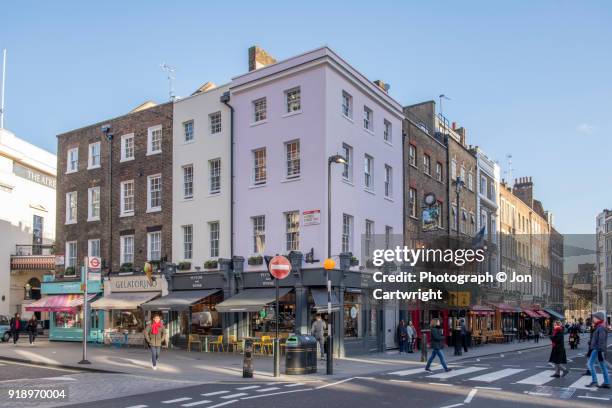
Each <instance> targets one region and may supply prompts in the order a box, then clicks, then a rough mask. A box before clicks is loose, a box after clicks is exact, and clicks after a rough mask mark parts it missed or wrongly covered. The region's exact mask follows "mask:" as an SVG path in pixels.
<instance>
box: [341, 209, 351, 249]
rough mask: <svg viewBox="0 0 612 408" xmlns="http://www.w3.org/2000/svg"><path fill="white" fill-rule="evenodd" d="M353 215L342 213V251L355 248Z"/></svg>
mask: <svg viewBox="0 0 612 408" xmlns="http://www.w3.org/2000/svg"><path fill="white" fill-rule="evenodd" d="M352 231H353V217H352V216H350V215H348V214H342V252H350V251H352V249H353V237H352V235H353V234H352Z"/></svg>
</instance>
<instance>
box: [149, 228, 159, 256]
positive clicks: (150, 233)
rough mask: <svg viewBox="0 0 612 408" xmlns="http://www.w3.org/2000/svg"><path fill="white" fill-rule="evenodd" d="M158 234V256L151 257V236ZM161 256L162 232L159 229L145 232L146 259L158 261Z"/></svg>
mask: <svg viewBox="0 0 612 408" xmlns="http://www.w3.org/2000/svg"><path fill="white" fill-rule="evenodd" d="M157 236H159V241H158V242H159V250H158V251H159V258H153V244H154V242H153V238H154V237H157ZM161 257H162V234H161V230H160V231H151V232H147V261H159V260H161Z"/></svg>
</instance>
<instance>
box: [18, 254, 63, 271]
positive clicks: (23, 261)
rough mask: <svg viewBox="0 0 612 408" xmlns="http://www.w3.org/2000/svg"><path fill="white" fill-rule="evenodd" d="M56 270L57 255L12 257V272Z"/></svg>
mask: <svg viewBox="0 0 612 408" xmlns="http://www.w3.org/2000/svg"><path fill="white" fill-rule="evenodd" d="M54 269H55V255H28V256H11V270H12V271H49V270H54Z"/></svg>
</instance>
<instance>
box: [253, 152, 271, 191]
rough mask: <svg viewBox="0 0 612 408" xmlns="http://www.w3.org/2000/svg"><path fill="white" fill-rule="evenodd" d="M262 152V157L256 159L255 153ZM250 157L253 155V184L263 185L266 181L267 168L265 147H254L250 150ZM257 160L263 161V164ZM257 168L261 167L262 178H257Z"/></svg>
mask: <svg viewBox="0 0 612 408" xmlns="http://www.w3.org/2000/svg"><path fill="white" fill-rule="evenodd" d="M260 152H263V159H258V158H257V154H258V153H260ZM251 154H252V157H253V163H252V165H253V167H252V169H253V185H255V186H261V185H265V184H266V182H267V181H268V168H267V163H266V162H267V151H266V148H265V147H261V148H259V149H255V150H253V151H252V153H251ZM258 161H263V164H258ZM259 169H263V178H262V179H259V180H258V179H257V174H258V170H259Z"/></svg>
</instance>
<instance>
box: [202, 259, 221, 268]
mask: <svg viewBox="0 0 612 408" xmlns="http://www.w3.org/2000/svg"><path fill="white" fill-rule="evenodd" d="M218 268H219V262H218V261H217V260H216V259H209V260H208V261H206V262H204V269H218Z"/></svg>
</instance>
